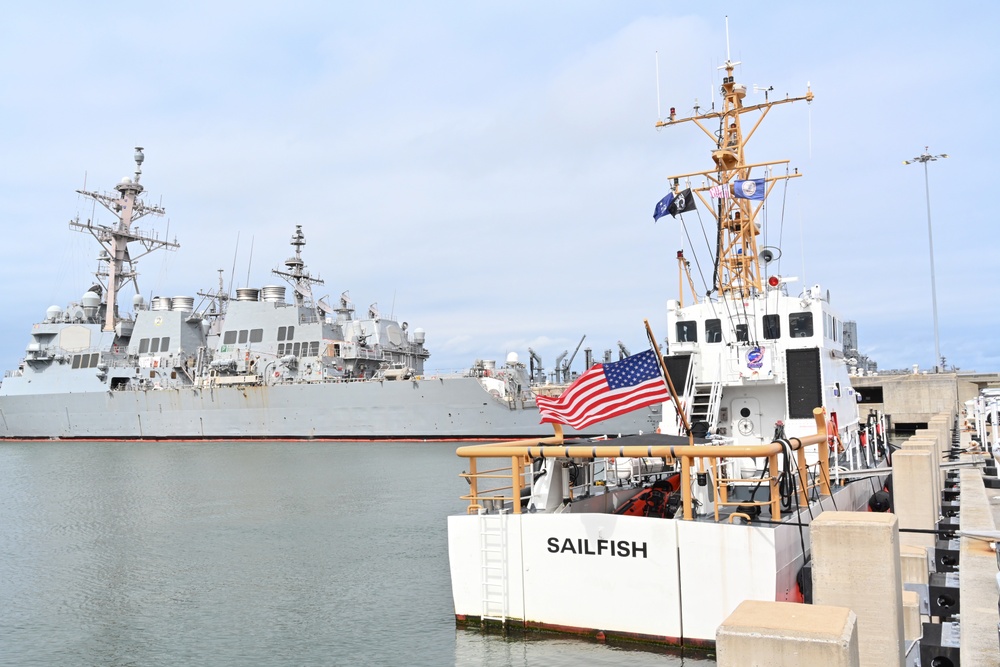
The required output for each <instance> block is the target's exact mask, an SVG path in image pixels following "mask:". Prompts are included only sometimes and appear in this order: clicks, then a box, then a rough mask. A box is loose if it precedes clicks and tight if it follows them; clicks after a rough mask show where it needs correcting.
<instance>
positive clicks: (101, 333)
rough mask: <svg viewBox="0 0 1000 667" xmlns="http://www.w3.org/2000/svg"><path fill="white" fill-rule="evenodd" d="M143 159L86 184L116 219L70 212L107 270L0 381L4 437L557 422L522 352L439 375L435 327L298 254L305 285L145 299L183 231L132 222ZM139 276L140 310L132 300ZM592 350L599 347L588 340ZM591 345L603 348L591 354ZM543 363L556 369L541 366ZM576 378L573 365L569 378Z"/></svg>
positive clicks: (172, 436)
mask: <svg viewBox="0 0 1000 667" xmlns="http://www.w3.org/2000/svg"><path fill="white" fill-rule="evenodd" d="M143 160H144V154H143V149H142V148H141V147H137V148H136V150H135V164H136V169H135V173H134V175H133V176H131V177H125V178H123V179H122V180H121V182H120V183H118V184H117V185H116V186H115V188H114V189H115V192H114V193H102V192H96V191H95V192H92V191H87V190H78V191H77V192H78V193H79V194H81V195H83V196H84V197H86V198H88V199H91V200H93V201H94V202H96V203H98V204H100V205H101V206H103V207H104V208H106V209H107V210H108V211H109V212H110V213H111V214H112V215H113V216H114V218H116V221H115V222H114V223H113V224H111V225H102V224H98V223H96V222H95V221H93V220H87V221H86V222H82V221H81V220H80V219H79V217H77V218H76V219H74V220H71V221H70V223H69V226H70V228H71V229H74V230H76V231H79V232H84V233H89V234H91V235H92V236H93V238H94V239H95V240H96V241H97V242H98V244H99V245H100V246H101V253H100V257H99V266H98V270H97V271H96V272H95V275H96V277H97V282H96V283H95V284H94V285H93V286H92V287H90V288H89V289H88V290H87V291H86V292H85V293H84V295H83V297H82V298H81V299H80V300H79V301H78V302H74V303H71V304H69V306H68V307H65V308H62V307H59V306H51V307H49V308H48V309H47V311H46V313H45V319H44V320H43V321H41V322H38V323H36V324H34V325H33V327H32V330H31V339H30V341H29V343H28V345H27V348H26V350H25V355H24V358H23V360H22V361H21V363H20V364H19V366H18V368H17V369H15V370H11V371H7V372H6V373H5V375H4V378H3V382H2V383H0V437H2V438H5V439H101V440H105V439H107V440H114V439H128V440H131V439H139V440H148V439H160V440H201V439H226V440H242V439H331V440H336V439H342V440H380V439H384V440H459V439H484V438H489V439H496V438H501V439H502V438H523V437H533V436H536V435H538V436H543V435H551V434H552V427H551V425H549V424H540V423H539V415H538V410H537V408H536V407H535V401H534V396H535V393H536V392H537V391H547V392H552V391H558V387H556V388H555V389H553V388H552V387H545V388H543V387H539V386H537V380H538V379H539V378H538V374H536V373H535V372H534V369H532V371H531V372H529V370H528V369H526V367H525V364H523V363H520V362H519V361H518V358H517V356H516V354H514V353H512V354H510V355H508V357H507V359H506V360H505V362H504V363H503V364H502V365H500V366H498V365H497V364H496V363H495V362H490V361H482V360H477V361H475V362H474V363H473V364H472V365H471V366H470V368H469V370H468V371H467V372H465V373H454V374H442V375H430V376H428V375H425V374H424V362H425V361H426V360H427V358H428V357H429V356H430V352H429V351H428V350H427V348H426V347H425V346H424V343H425V332H424V331H423V330H422V329H419V328H413V329H411V328H410V327H409V326H408V324H407V323H406V322H402V323H400V322H397V321H395V320H393V319H391V318H386V317H383V316H382V315H381V314H380V313H379V312H378V309H377V307H376V306H372V307H370V308H369V309H368V310H367V313H366V317H357V316H356V313H355V308H354V306H353V305H352V303H351V301H350V299H349V297H348V293H347V292H345V293H343V294H342V296H341V297H340V299H339V302H337V303H336V305H335V306H331V305H329V304H328V303H327V302H326V301H325V297H323V298H315V297H314V294H313V292H314V288H315V287H316V286H317V285H321V284H323V281H322V280H320V279H319V278H316V277H313V276H311V275H310V273H309V271H308V269H307V267H306V264H305V262H304V261H303V259H302V249H303V247H304V246H305V244H306V240H305V235H304V234H303V232H302V229H301V226H296V229H295V232H294V234H293V236H292V239H291V245H292V247H293V249H294V255H293V256H292V257H290V258H289V259H287V260H286V261H285V262H284V266H285V268H284V269H280V270H279V269H275V270H274V271H273V273H274V274H275V275H276V276H278V277H280V278H282V279H283V280H285V281H286V282H287V284H288V285H290V287H291V295H290V298H289V299H287V300H286V287H285V286H281V285H267V286H262V287H261V288H259V289H258V288H241V289H237V290H236V293H235V297H233V296H231V294H230V293H229V291H227V290H224V289H223V283H224V280H223V277H222V273H221V272H220V274H219V281H218V287H217V288H213V289H211V290H207V291H202V292H198V297H199V299H198V300H197V306H196V297H194V296H175V297H153V298H152V299H151V302H150V303H148V304H147V303H146V302H145V300H144V298H143V297H142V296H141V292H140V291H139V286H138V273H137V271H136V267H135V262H136V260H138V259H139V258H140V257H143V256H145V255H147V254H149V253H151V252H153V251H156V250H164V249H166V250H174V249H177V248H178V247H179V244H178V243H177V242H176V241H174V242H171V241H168V240H166V239H161V238H159V236H158V235H157V234H156V233H153V232H150V231H143V230H140V229H139V228H138V227H133V224H134V223H136V222H137V221H138V220H140V219H141V218H143V217H145V216H161V215H163V213H164V212H165V211H164V209H163V208H161V207H158V206H152V205H149V204H146V203H145V202H144V201H143V200H142V199H141V197H140V195H141V194H142V193H143V191H144V188H143V186H142V185H141V184H140V179H141V176H142V163H143ZM126 288H130V289H131V290H133V291H134V296H133V297H132V303H131V306H132V310H131V312H128V311H127V310H126V309H125V308H123V299H122V296H123V294H124V293H125V290H126ZM588 356H589V355H588ZM588 361H589V359H588ZM542 379H544V375H543V378H542ZM566 379H569V378H566ZM660 419H661V414H660V406H654V407H653V408H647V409H643V410H639V411H636V412H634V413H632V414H629V415H624V416H622V417H618V418H615V419H611V420H608V421H606V422H603V423H600V424H596V425H594V426H593V427H591V428H590V429H588V431H590V433H588V434H587V435H601V434H609V435H611V434H619V433H623V434H630V433H637V432H641V431H646V432H650V431H652V430H654V429H655V428H656V427H657V426H658V425H659V422H660Z"/></svg>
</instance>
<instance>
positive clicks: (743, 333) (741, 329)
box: [736, 323, 750, 343]
mask: <svg viewBox="0 0 1000 667" xmlns="http://www.w3.org/2000/svg"><path fill="white" fill-rule="evenodd" d="M736 340H738V341H740V342H741V343H746V342H748V341H749V340H750V327H748V326H747V325H746V324H745V323H744V324H737V325H736Z"/></svg>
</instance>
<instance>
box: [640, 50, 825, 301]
mask: <svg viewBox="0 0 1000 667" xmlns="http://www.w3.org/2000/svg"><path fill="white" fill-rule="evenodd" d="M738 64H739V63H738V62H737V63H734V62H732V61H731V60H726V64H725V65H724V66H723V67H722V68H720V69H725V70H726V76H724V77H723V79H722V90H721V92H722V97H723V106H722V111H715V110H714V109H713V110H712V111H710V112H708V113H704V114H699V113H697V112H698V109H697V107H696V108H695V115H694V116H689V117H687V118H677V117H676V114H675V112H674V109H671V110H670V116H669V118H668V120H666V121H658V122H657V123H656V127H658V128H660V127H666V126H668V125H676V124H678V123H685V122H688V121H691V122H693V123H694V124H695V125H697V126H698V127H700V128H701V130H702V131H703V132H704V133H705V134H706V135H708V136H709V137H710V138H711V140H712V142H713V143H714V144H715V149H714V150H713V151H712V159H713V161H714V162H715V168H714V169H711V170H709V171H700V172H694V173H690V174H676V175H674V176H670V177H669V179H670V181H671V182H672V183H673V187H674V190H675V192H676V191H677V190H678V189H679V183H680V179H682V178H690V177H692V176H704V177H706V178H707V179H708V181H709V183H710V186H709V187H711V186H721V187H722V188H723V190H724V191H725V192H728V193H729V196H727V197H722V198H720V199H718V200H716V202H715V203H713V200H712V198H711V197H709V196H706V194H705V192H706V190H708V189H709V187H702V188H697V189H695V188H692V192H694V193H695V194H696V195H697V196H698V199H700V200H701V202H702V204H704V205H705V208H707V209H708V210H709V211H711V212H712V215H713V217H714V218H715V221H716V224H717V228H718V230H719V239H718V271H717V277H716V289H717V290H718V292H719V294H720V295H721V296H726V295H732V296H733V297H734V298H744V297H748V296H750V295H752V294H754V293H758V292H760V291H761V290H762V283H761V271H760V261H759V259H758V256H757V235H758V234H760V226H759V225H758V224H757V223H756V219H757V214H758V213H759V212H760V210H761V208H762V207H763V205H764V202H763V200H760V201H758V200H756V199H745V198H736V197H734V196H733V194H732V192H733V185H734V183H735V181H737V180H750V179H751V171H752V169H754V168H756V167H761V168H767V167H771V166H774V165H781V164H788V160H779V161H775V162H759V163H756V164H750V163H747V162H746V159H745V156H744V149H745V147H746V144H747V142H749V141H750V138H751V137H752V136H753V133H754V132H756V130H757V128H758V127H759V126H760V124H761V122H762V121H763V120H764V116H766V115H767V112H768V111H770V110H771V108H772V107H774V106H777V105H779V104H786V103H788V102H798V101H800V100H805V101H806V102H812V99H813V94H812V91H811V90H809V89H808V87H807V89H806V94H805V95H803V96H801V97H786V98H785V99H783V100H777V101H774V102H772V101H765V102H764V104H755V105H752V106H744V105H743V98H744V97H746V93H747V89H746V86H745V85H743V84H740V83H736V82H735V80H734V77H733V71H734V69H735V68H736V65H738ZM751 112H759V116H758V117H757V118H756V119H755V120H754V119H752V118H749V119H747V120H748V124H749V130H748V131H744V122H743V115H744V114H747V113H751ZM711 120H716V121H718V123H719V129H718V131H714V130H712V129H710V128H709V126H708V124H707V122H706V121H711ZM798 176H800V174H799V173H798V172H797V171H796V173H793V174H785V175H780V176H766V177H765V179H764V180H765V183H764V196H765V198H766V196H767V194H769V193H770V191H771V189H772V188H773V187H774V184H775V183H776V182H777V181H779V180H783V179H787V178H796V177H798Z"/></svg>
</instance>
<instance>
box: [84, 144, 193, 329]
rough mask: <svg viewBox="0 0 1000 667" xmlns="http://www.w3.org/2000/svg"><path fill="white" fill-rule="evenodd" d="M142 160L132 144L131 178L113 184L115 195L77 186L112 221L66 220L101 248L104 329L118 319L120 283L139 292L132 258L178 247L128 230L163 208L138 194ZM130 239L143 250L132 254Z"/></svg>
mask: <svg viewBox="0 0 1000 667" xmlns="http://www.w3.org/2000/svg"><path fill="white" fill-rule="evenodd" d="M143 160H145V156H144V155H143V153H142V146H136V147H135V175H134V178H129V177H128V176H126V177H125V178H123V179H122V180H121V182H120V183H119V184H118V185H116V186H115V190H117V191H118V196H115V195H112V194H109V193H103V192H91V191H89V190H77V193H79V194H81V195H83V196H84V197H87V198H89V199H93V200H94V201H96V202H98V203H99V204H101V206H103V207H104V208H106V209H108V210H109V211H110V212H111V213H112V215H114V216H115V217H116V218H117V219H118V222H117V223H116V224H114V225H112V226H107V225H96V224H93V222H92V221H91V220H87V222H85V223H83V222H80V218H79V216H77V217H76V218H74V219H73V220H70V221H69V226H70V227H74V228H76V229H77V230H78V231H87V232H90V233H91V234H92V235H93V237H94V238H95V239H97V242H98V243H100V244H101V247H102V248H103V249H104V252H102V253H101V256H100V257H99V258H98V261H100V262H101V264H102V265H103V266H101V265H99V266H98V269H97V271H96V273H95V275H96V276H97V279H98V281H99V282H100V283H101V285H102V286H103V287H104V292H105V300H104V327H103V330H104V331H114V330H115V324H116V323H117V322H118V319H119V317H118V303H117V300H118V294H119V293H120V292H121V289H122V287H124V286H125V284H126V283H128V282H131V283H132V285H133V287H135V292H136V294H139V283H138V281H137V279H136V276H137V275H138V274H137V273H136V270H135V262H136V260H138V259H139V258H140V257H144V256H145V255H148V254H149V253H151V252H153V251H154V250H157V249H159V248H167V249H168V250H174V249H176V248H179V247H180V245H179V244H178V243H176V242H173V243H171V242H170V241H165V240H161V239H158V238H156V237H154V236H150V235H149V234H145V233H143V232H141V231H139V230H138V229H136V230H134V231H133V230H132V223H133V222H135V221H137V220H139V219H140V218H142V217H144V216H146V215H149V214H153V215H163V214H164V213H165V211H164V209H163V208H161V207H159V206H150V205H148V204H146V203H145V202H143V201H142V200H141V199H139V198H138V196H139V195H140V194H141V193H142V191H143V187H142V185H140V184H139V179H140V177H141V176H142V162H143ZM133 241H138V242H140V243H141V244H142V246H143V247H144V248H145V252H143V253H142V254H140V255H137V256H135V257H133V256H132V255H131V253H130V252H129V247H128V244H129V243H132V242H133ZM102 279H103V280H102Z"/></svg>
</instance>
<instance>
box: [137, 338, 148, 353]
mask: <svg viewBox="0 0 1000 667" xmlns="http://www.w3.org/2000/svg"><path fill="white" fill-rule="evenodd" d="M147 352H149V339H148V338H143V339H142V340H140V341H139V354H146V353H147Z"/></svg>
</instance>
